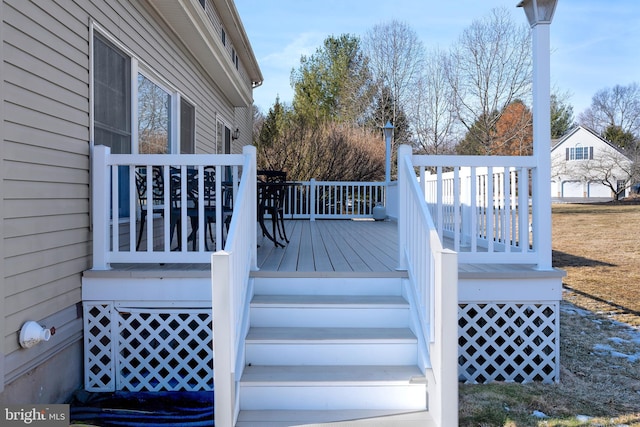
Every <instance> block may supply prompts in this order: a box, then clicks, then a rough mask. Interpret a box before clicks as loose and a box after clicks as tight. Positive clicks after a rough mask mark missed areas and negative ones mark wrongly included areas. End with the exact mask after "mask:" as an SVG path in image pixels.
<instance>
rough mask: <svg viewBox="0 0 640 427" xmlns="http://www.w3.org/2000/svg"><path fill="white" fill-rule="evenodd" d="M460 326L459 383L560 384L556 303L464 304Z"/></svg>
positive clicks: (459, 321)
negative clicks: (536, 382)
mask: <svg viewBox="0 0 640 427" xmlns="http://www.w3.org/2000/svg"><path fill="white" fill-rule="evenodd" d="M458 327H459V331H458V333H459V335H458V336H459V338H458V371H459V375H460V380H461V381H464V382H466V383H474V384H475V383H489V382H492V381H508V382H520V383H521V382H531V381H538V382H547V383H548V382H555V381H557V380H558V378H559V377H558V375H559V370H560V366H559V363H560V357H559V354H558V353H559V346H558V343H559V342H558V340H559V328H560V324H559V307H558V304H557V303H550V304H517V303H505V304H494V303H492V304H460V307H459V313H458Z"/></svg>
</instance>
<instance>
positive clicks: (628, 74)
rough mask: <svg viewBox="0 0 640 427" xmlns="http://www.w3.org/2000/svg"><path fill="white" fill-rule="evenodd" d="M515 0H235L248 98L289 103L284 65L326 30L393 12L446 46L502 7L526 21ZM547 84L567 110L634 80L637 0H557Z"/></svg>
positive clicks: (354, 27)
mask: <svg viewBox="0 0 640 427" xmlns="http://www.w3.org/2000/svg"><path fill="white" fill-rule="evenodd" d="M518 3H519V0H446V1H442V0H440V1H436V0H394V1H390V0H387V1H380V0H235V4H236V8H237V9H238V12H239V14H240V18H241V19H242V21H243V24H244V27H245V31H246V33H247V35H248V37H249V40H250V42H251V45H252V48H253V51H254V54H255V56H256V58H257V60H258V64H259V65H260V68H261V70H262V75H263V77H264V83H263V84H262V86H260V87H258V88H256V89H255V90H254V103H255V105H257V106H258V107H259V108H260V109H261V110H262V111H263V112H265V113H266V112H267V111H268V110H269V107H271V106H272V105H273V103H274V102H275V100H276V97H277V96H279V97H280V100H281V101H282V102H286V103H291V101H292V99H293V90H292V88H291V85H290V76H291V70H292V69H293V68H298V66H299V65H300V56H301V55H311V54H313V53H314V52H315V51H316V49H317V48H318V47H320V46H321V45H322V42H323V41H324V40H325V39H326V38H327V37H328V36H330V35H336V36H337V35H340V34H345V33H347V34H352V35H355V36H358V37H363V36H364V35H365V34H366V33H367V32H368V31H370V30H371V29H372V28H373V27H374V26H375V25H377V24H384V23H388V22H390V21H392V20H397V21H400V22H402V23H405V24H407V25H408V26H409V27H410V28H412V29H413V30H414V31H415V32H416V34H417V36H418V38H419V39H420V40H421V41H422V43H423V44H424V46H425V48H427V49H430V48H435V47H439V48H442V49H448V48H449V47H450V46H452V45H453V44H454V43H455V42H456V40H457V39H458V38H459V37H460V35H461V34H462V32H463V31H464V29H465V28H467V27H469V26H470V24H471V23H472V22H473V21H474V20H476V19H481V18H484V17H487V16H489V14H490V12H491V9H493V8H496V7H505V8H506V9H507V10H509V11H511V13H512V14H513V17H514V22H516V23H518V22H522V23H523V24H526V22H527V20H526V17H525V15H524V11H523V10H522V9H521V8H517V7H516V5H517V4H518ZM550 33H551V85H552V87H553V88H555V89H556V90H557V91H558V92H560V93H568V95H569V98H568V103H569V104H571V105H572V106H573V110H574V116H575V118H576V119H577V117H578V115H579V114H580V113H581V112H583V111H584V110H585V109H587V108H588V107H589V105H590V104H591V98H592V97H593V95H594V94H595V93H596V92H597V91H599V90H601V89H605V88H611V87H613V86H615V85H628V84H630V83H633V82H638V83H640V1H638V0H559V1H558V6H557V8H556V12H555V15H554V19H553V22H552V24H551V29H550Z"/></svg>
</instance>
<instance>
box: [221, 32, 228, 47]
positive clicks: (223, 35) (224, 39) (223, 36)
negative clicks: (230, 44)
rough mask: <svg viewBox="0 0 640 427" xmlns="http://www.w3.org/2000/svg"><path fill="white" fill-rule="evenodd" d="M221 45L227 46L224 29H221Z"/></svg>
mask: <svg viewBox="0 0 640 427" xmlns="http://www.w3.org/2000/svg"><path fill="white" fill-rule="evenodd" d="M222 45H223V46H226V45H227V33H225V32H224V28H223V29H222Z"/></svg>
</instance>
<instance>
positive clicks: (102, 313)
mask: <svg viewBox="0 0 640 427" xmlns="http://www.w3.org/2000/svg"><path fill="white" fill-rule="evenodd" d="M112 315H113V306H112V305H111V304H110V303H104V304H95V305H84V359H85V360H84V372H85V374H84V384H85V389H86V390H88V391H114V390H115V377H114V372H113V341H112V336H113V335H112V331H111V316H112Z"/></svg>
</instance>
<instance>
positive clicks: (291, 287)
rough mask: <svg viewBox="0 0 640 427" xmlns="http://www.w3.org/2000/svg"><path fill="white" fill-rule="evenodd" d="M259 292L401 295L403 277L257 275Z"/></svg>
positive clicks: (255, 285)
mask: <svg viewBox="0 0 640 427" xmlns="http://www.w3.org/2000/svg"><path fill="white" fill-rule="evenodd" d="M254 293H255V294H256V295H401V294H402V281H401V279H399V278H392V279H390V278H383V279H381V278H366V279H364V278H340V279H337V278H295V279H291V278H275V277H274V278H271V277H256V278H255V279H254Z"/></svg>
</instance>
